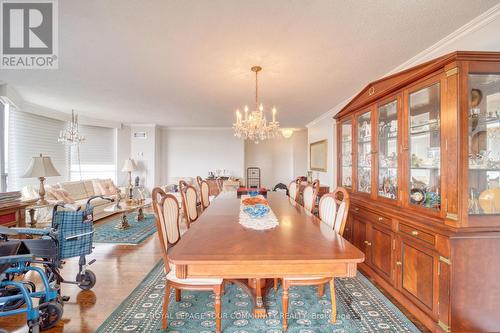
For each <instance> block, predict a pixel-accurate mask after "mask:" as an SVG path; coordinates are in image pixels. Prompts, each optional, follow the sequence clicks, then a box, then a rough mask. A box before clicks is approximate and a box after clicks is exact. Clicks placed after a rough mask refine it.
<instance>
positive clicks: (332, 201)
mask: <svg viewBox="0 0 500 333" xmlns="http://www.w3.org/2000/svg"><path fill="white" fill-rule="evenodd" d="M348 212H349V193H348V192H347V191H346V190H345V189H344V188H342V187H339V188H337V189H336V190H335V191H334V192H333V193H329V194H325V195H324V196H322V197H321V200H320V205H319V215H320V218H321V221H322V222H324V223H326V224H328V225H329V226H331V227H332V228H334V229H335V231H336V232H337V233H338V234H340V235H341V236H342V234H343V232H344V228H345V224H346V221H347V213H348ZM282 282H283V283H282V286H283V296H282V304H283V330H284V331H286V329H287V327H288V290H289V289H290V287H292V286H318V293H319V296H320V297H323V294H324V292H325V289H324V288H325V284H326V283H329V284H330V296H331V301H332V319H331V321H332V323H335V321H336V320H337V310H336V309H337V306H336V300H335V281H334V278H333V277H314V276H313V277H307V278H287V277H285V278H283V279H282Z"/></svg>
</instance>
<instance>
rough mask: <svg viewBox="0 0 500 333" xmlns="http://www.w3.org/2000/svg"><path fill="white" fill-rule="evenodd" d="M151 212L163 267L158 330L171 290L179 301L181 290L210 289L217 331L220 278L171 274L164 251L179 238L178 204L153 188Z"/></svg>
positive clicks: (164, 321)
mask: <svg viewBox="0 0 500 333" xmlns="http://www.w3.org/2000/svg"><path fill="white" fill-rule="evenodd" d="M152 196H153V209H154V212H155V216H156V219H155V220H156V229H157V232H158V238H159V239H160V247H161V254H162V259H163V266H164V267H165V274H166V275H167V276H166V284H165V296H164V299H163V310H162V317H161V318H162V329H163V330H166V329H167V326H168V316H167V314H168V305H169V301H170V290H171V289H172V288H174V289H175V301H176V302H179V301H180V300H181V297H182V295H181V290H195V291H204V290H211V291H213V292H214V294H215V327H216V332H218V333H220V332H221V294H222V292H223V283H224V280H223V279H222V278H210V279H206V278H188V279H179V278H177V276H176V273H175V266H173V267H170V264H169V261H168V249H169V248H171V247H173V246H175V244H177V243H178V242H179V240H180V239H181V233H180V229H179V202H178V201H177V199H176V197H175V196H174V195H172V194H167V193H165V191H163V189H161V188H159V187H156V188H154V189H153V194H152Z"/></svg>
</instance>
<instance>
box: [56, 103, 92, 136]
mask: <svg viewBox="0 0 500 333" xmlns="http://www.w3.org/2000/svg"><path fill="white" fill-rule="evenodd" d="M57 141H58V142H61V143H64V144H69V145H75V144H76V145H77V144H79V143H82V142H84V141H85V137H84V136H83V135H81V134H80V131H79V128H78V115H77V114H75V110H71V122H70V123H68V126H66V128H65V129H64V131H60V132H59V137H58V138H57Z"/></svg>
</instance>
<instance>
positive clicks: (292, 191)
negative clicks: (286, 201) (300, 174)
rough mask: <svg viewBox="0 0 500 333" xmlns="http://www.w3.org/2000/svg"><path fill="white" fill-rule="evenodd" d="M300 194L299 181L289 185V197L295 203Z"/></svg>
mask: <svg viewBox="0 0 500 333" xmlns="http://www.w3.org/2000/svg"><path fill="white" fill-rule="evenodd" d="M298 194H299V191H298V185H297V180H293V181H291V182H290V184H289V185H288V196H289V197H290V198H292V199H293V200H294V201H297V199H298V198H297V196H298Z"/></svg>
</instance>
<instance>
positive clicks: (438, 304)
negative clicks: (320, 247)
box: [335, 52, 500, 332]
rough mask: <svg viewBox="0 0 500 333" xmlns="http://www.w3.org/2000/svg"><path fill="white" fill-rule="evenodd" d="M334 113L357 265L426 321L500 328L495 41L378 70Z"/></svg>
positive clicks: (499, 77)
mask: <svg viewBox="0 0 500 333" xmlns="http://www.w3.org/2000/svg"><path fill="white" fill-rule="evenodd" d="M335 118H336V121H337V124H338V125H337V127H336V128H337V144H338V147H337V151H338V152H339V154H338V164H337V165H339V166H340V167H339V172H338V183H339V184H342V186H344V187H346V188H347V189H348V191H350V193H351V208H350V213H349V219H348V224H347V226H346V229H345V237H347V239H349V240H350V241H351V242H352V243H353V244H354V245H355V246H357V247H358V248H360V249H361V250H362V251H363V252H364V253H365V256H366V258H365V262H364V263H363V264H362V265H361V266H360V269H361V270H362V271H363V272H364V273H365V274H367V275H369V276H370V277H372V278H373V279H375V280H376V281H377V282H378V283H379V284H380V285H381V286H382V287H383V288H385V289H386V290H387V291H388V292H389V293H390V294H392V295H393V296H394V297H395V298H396V299H397V300H398V301H399V302H400V303H401V304H402V305H403V306H405V307H406V308H407V309H408V310H409V311H410V312H412V314H413V315H415V316H416V317H417V318H418V319H419V320H420V321H421V322H422V323H424V324H425V325H426V326H427V327H429V328H430V329H431V330H432V331H434V332H483V331H484V332H491V331H500V317H499V316H498V315H497V311H498V309H499V308H500V283H498V281H499V277H500V53H495V52H454V53H451V54H448V55H445V56H442V57H440V58H437V59H434V60H432V61H429V62H427V63H424V64H421V65H419V66H416V67H414V68H410V69H407V70H405V71H402V72H400V73H396V74H393V75H391V76H388V77H385V78H382V79H380V80H378V81H375V82H372V83H370V84H369V85H368V86H367V87H366V88H365V89H363V90H362V91H361V92H360V93H359V94H358V95H357V96H356V97H354V98H353V99H352V100H351V101H350V102H349V103H348V104H347V105H346V106H345V107H344V108H343V109H342V110H341V111H340V112H339V113H338V114H337V115H336V116H335Z"/></svg>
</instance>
